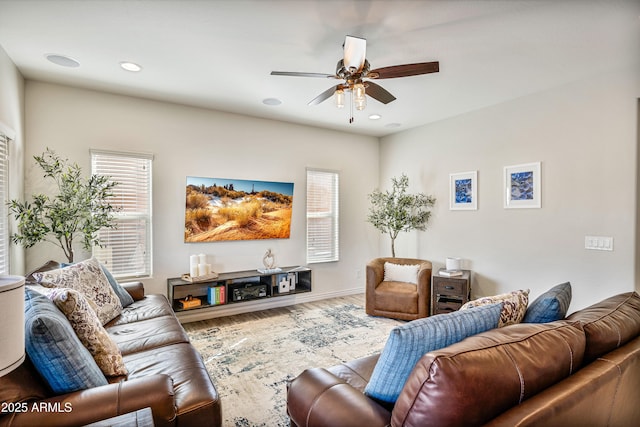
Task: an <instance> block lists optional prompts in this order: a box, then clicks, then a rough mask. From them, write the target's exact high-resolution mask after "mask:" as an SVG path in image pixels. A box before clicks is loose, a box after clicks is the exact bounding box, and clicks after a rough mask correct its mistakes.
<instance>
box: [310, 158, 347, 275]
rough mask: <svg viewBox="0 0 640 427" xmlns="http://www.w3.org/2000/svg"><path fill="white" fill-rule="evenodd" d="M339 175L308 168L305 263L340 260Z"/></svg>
mask: <svg viewBox="0 0 640 427" xmlns="http://www.w3.org/2000/svg"><path fill="white" fill-rule="evenodd" d="M338 190H339V176H338V173H337V172H331V171H323V170H316V169H307V262H308V263H310V264H311V263H319V262H330V261H338V259H339V250H338V248H339V209H338V200H339V197H338V196H339V195H338Z"/></svg>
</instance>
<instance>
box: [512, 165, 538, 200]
mask: <svg viewBox="0 0 640 427" xmlns="http://www.w3.org/2000/svg"><path fill="white" fill-rule="evenodd" d="M541 198H542V188H541V184H540V162H536V163H526V164H522V165H514V166H506V167H505V168H504V207H505V208H539V207H540V206H541Z"/></svg>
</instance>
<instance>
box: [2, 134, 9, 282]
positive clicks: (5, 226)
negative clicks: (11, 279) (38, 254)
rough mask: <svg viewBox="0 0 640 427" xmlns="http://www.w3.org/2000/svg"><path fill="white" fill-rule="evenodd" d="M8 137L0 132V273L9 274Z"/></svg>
mask: <svg viewBox="0 0 640 427" xmlns="http://www.w3.org/2000/svg"><path fill="white" fill-rule="evenodd" d="M8 201H9V137H7V136H6V135H4V134H2V133H0V274H9V217H8V210H7V202H8Z"/></svg>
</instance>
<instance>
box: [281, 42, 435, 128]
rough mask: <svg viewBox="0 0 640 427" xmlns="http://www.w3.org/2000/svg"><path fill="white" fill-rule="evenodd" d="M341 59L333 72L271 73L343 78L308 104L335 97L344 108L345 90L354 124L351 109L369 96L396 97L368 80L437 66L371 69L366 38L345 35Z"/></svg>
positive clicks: (413, 73)
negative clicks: (367, 55)
mask: <svg viewBox="0 0 640 427" xmlns="http://www.w3.org/2000/svg"><path fill="white" fill-rule="evenodd" d="M343 48H344V58H343V59H341V60H339V61H338V64H337V65H336V73H335V74H323V73H300V72H295V71H272V72H271V75H272V76H296V77H322V78H329V79H338V80H344V83H341V84H339V85H337V86H333V87H330V88H329V89H327V90H326V91H324V92H322V93H321V94H320V95H318V96H316V97H315V98H313V99H312V100H311V101H309V105H318V104H320V103H322V102H323V101H325V100H327V99H329V98H330V97H331V96H333V98H334V104H335V106H336V107H337V108H344V105H345V99H344V92H345V91H347V92H349V93H350V94H351V102H350V103H349V104H350V107H351V108H350V110H351V117H350V118H349V123H353V121H354V118H353V108H355V109H356V110H357V111H362V110H364V109H365V108H366V107H367V97H366V95H369V96H370V97H372V98H373V99H375V100H376V101H379V102H381V103H383V104H388V103H390V102H392V101H394V100H395V99H396V97H395V96H393V95H392V94H391V93H389V92H388V91H387V90H386V89H384V88H383V87H382V86H380V85H378V84H376V83H374V82H372V81H370V80H371V79H392V78H396V77H409V76H417V75H421V74H430V73H437V72H439V71H440V65H439V63H438V62H437V61H435V62H419V63H416V64H405V65H392V66H389V67H383V68H377V69H375V70H370V65H369V61H368V60H367V59H366V52H367V40H366V39H363V38H361V37H353V36H346V38H345V41H344V45H343Z"/></svg>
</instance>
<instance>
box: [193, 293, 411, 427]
mask: <svg viewBox="0 0 640 427" xmlns="http://www.w3.org/2000/svg"><path fill="white" fill-rule="evenodd" d="M398 324H401V322H399V321H395V320H391V319H385V318H381V317H370V316H367V315H366V314H365V312H364V295H355V296H349V297H343V298H332V299H327V300H322V301H316V302H311V303H305V304H298V305H294V306H290V307H284V308H276V309H272V310H265V311H260V312H255V313H247V314H241V315H236V316H228V317H222V318H218V319H210V320H206V321H200V322H192V323H187V324H185V325H184V328H185V330H186V331H187V333H188V334H189V337H190V339H191V341H192V343H193V345H194V346H195V347H196V348H197V349H198V351H199V352H200V354H201V355H202V357H203V358H204V360H205V363H206V366H207V369H208V371H209V374H210V375H211V378H212V379H213V382H214V384H215V385H216V388H217V390H218V393H219V394H220V398H221V401H222V417H223V425H224V426H225V427H226V426H238V427H240V426H251V427H254V426H264V427H271V426H282V427H285V426H289V418H288V417H287V414H286V382H287V380H289V379H292V378H294V377H296V376H297V375H298V374H300V373H301V372H302V371H303V370H304V369H306V368H311V367H329V366H333V365H337V364H339V363H341V362H346V361H349V360H352V359H356V358H359V357H364V356H369V355H372V354H374V353H378V352H380V351H381V350H382V348H383V347H384V344H385V342H386V340H387V336H388V335H389V331H391V329H392V328H393V327H394V326H396V325H398Z"/></svg>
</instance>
